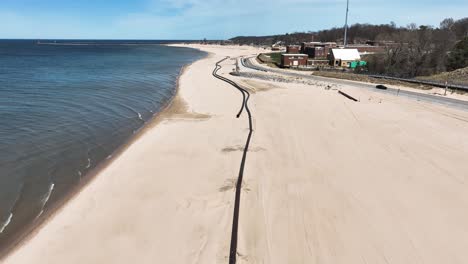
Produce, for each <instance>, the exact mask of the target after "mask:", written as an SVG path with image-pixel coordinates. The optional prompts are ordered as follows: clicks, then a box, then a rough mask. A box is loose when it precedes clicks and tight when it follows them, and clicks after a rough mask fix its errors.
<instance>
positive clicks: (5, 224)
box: [0, 213, 13, 234]
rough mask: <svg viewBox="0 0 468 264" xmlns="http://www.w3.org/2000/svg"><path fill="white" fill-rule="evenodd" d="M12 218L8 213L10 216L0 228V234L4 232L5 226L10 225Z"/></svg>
mask: <svg viewBox="0 0 468 264" xmlns="http://www.w3.org/2000/svg"><path fill="white" fill-rule="evenodd" d="M12 218H13V214H12V213H10V216H9V217H8V219H7V220H6V222H5V223H3V225H2V227H1V228H0V234H2V233H3V231H5V229H6V228H7V226H8V225H9V224H10V223H11V219H12Z"/></svg>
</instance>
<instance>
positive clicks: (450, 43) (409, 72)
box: [231, 17, 468, 77]
mask: <svg viewBox="0 0 468 264" xmlns="http://www.w3.org/2000/svg"><path fill="white" fill-rule="evenodd" d="M343 35H344V29H343V28H331V29H327V30H321V31H318V32H303V33H301V32H297V33H291V34H284V35H274V36H265V37H236V38H233V39H231V40H232V41H233V42H234V43H236V44H241V45H242V44H255V45H272V44H274V43H277V42H282V43H284V44H300V43H302V42H310V41H323V42H337V43H338V44H340V43H341V44H342V43H343ZM348 39H349V43H352V44H363V43H366V42H367V41H374V42H380V43H387V46H386V48H385V53H384V54H376V55H372V56H368V57H366V58H365V59H366V60H368V62H369V63H368V71H369V72H370V73H376V74H385V75H391V76H396V77H415V76H421V75H431V74H434V73H438V72H443V71H450V70H455V69H459V68H463V67H468V17H467V18H462V19H459V20H454V19H452V18H447V19H444V20H443V21H442V22H441V23H440V25H439V26H438V27H433V26H426V25H421V26H417V25H416V24H414V23H412V24H409V25H407V26H404V27H403V26H400V27H397V26H396V24H395V23H393V22H391V23H389V24H382V25H371V24H354V25H351V26H350V27H349V28H348Z"/></svg>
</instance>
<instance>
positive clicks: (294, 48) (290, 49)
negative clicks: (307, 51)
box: [286, 45, 301, 54]
mask: <svg viewBox="0 0 468 264" xmlns="http://www.w3.org/2000/svg"><path fill="white" fill-rule="evenodd" d="M300 51H301V46H297V45H289V46H287V47H286V53H288V54H298V53H300Z"/></svg>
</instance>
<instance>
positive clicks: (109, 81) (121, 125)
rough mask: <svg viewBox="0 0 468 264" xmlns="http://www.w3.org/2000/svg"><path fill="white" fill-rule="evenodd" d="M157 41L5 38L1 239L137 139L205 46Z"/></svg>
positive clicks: (3, 242) (0, 80) (0, 88)
mask: <svg viewBox="0 0 468 264" xmlns="http://www.w3.org/2000/svg"><path fill="white" fill-rule="evenodd" d="M135 44H137V45H135ZM150 44H154V42H140V43H135V42H134V43H133V44H132V45H129V42H118V41H105V42H103V41H100V42H92V41H87V42H76V41H75V42H58V43H56V42H49V43H48V44H44V42H43V43H37V42H35V41H15V40H3V41H2V40H0V249H1V248H4V247H5V246H7V245H8V244H11V242H12V239H14V238H15V237H17V236H18V234H19V232H20V231H21V230H22V228H23V227H24V226H26V225H29V224H31V223H34V222H35V221H38V219H40V216H41V215H43V213H44V212H45V211H47V209H48V208H51V207H53V205H54V204H56V202H57V201H59V200H60V199H61V198H63V197H64V196H65V195H66V194H67V193H68V192H69V191H70V190H71V189H72V187H73V186H77V184H79V183H80V181H82V179H84V178H85V177H86V175H87V173H88V172H89V171H91V170H93V168H95V167H96V166H97V165H98V164H99V163H100V162H102V161H104V160H106V159H108V158H109V157H111V155H112V154H113V153H114V152H115V151H116V150H117V149H118V147H119V146H121V145H122V144H124V143H125V142H128V140H129V139H130V138H131V137H132V136H133V135H134V134H135V133H136V132H137V131H138V130H139V129H141V128H142V126H144V124H145V123H146V122H148V121H149V120H150V119H151V118H152V117H153V116H154V115H155V114H156V113H158V111H160V110H161V109H162V108H163V107H164V106H165V105H166V104H167V103H168V102H169V100H170V99H171V98H172V96H173V95H174V94H175V86H176V81H177V77H178V75H179V73H180V70H181V69H182V67H183V66H184V65H187V64H189V63H191V62H193V61H195V60H197V59H199V58H201V57H202V56H204V53H202V52H200V51H196V50H192V49H185V48H173V47H165V46H159V45H150ZM122 188H125V186H122ZM0 251H1V250H0Z"/></svg>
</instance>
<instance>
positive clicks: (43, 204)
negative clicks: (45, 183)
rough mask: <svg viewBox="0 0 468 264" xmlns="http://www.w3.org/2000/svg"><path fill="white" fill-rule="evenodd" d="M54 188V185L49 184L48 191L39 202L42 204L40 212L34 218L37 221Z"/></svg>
mask: <svg viewBox="0 0 468 264" xmlns="http://www.w3.org/2000/svg"><path fill="white" fill-rule="evenodd" d="M54 188H55V184H54V183H52V184H50V186H49V191H48V192H47V193H46V194H45V195H44V198H42V200H41V202H42V208H41V212H40V213H39V214H38V215H37V216H36V219H38V218H39V217H40V216H41V215H42V214H43V213H44V208H45V206H46V204H47V202H48V201H49V199H50V196H51V195H52V192H53V191H54Z"/></svg>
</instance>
